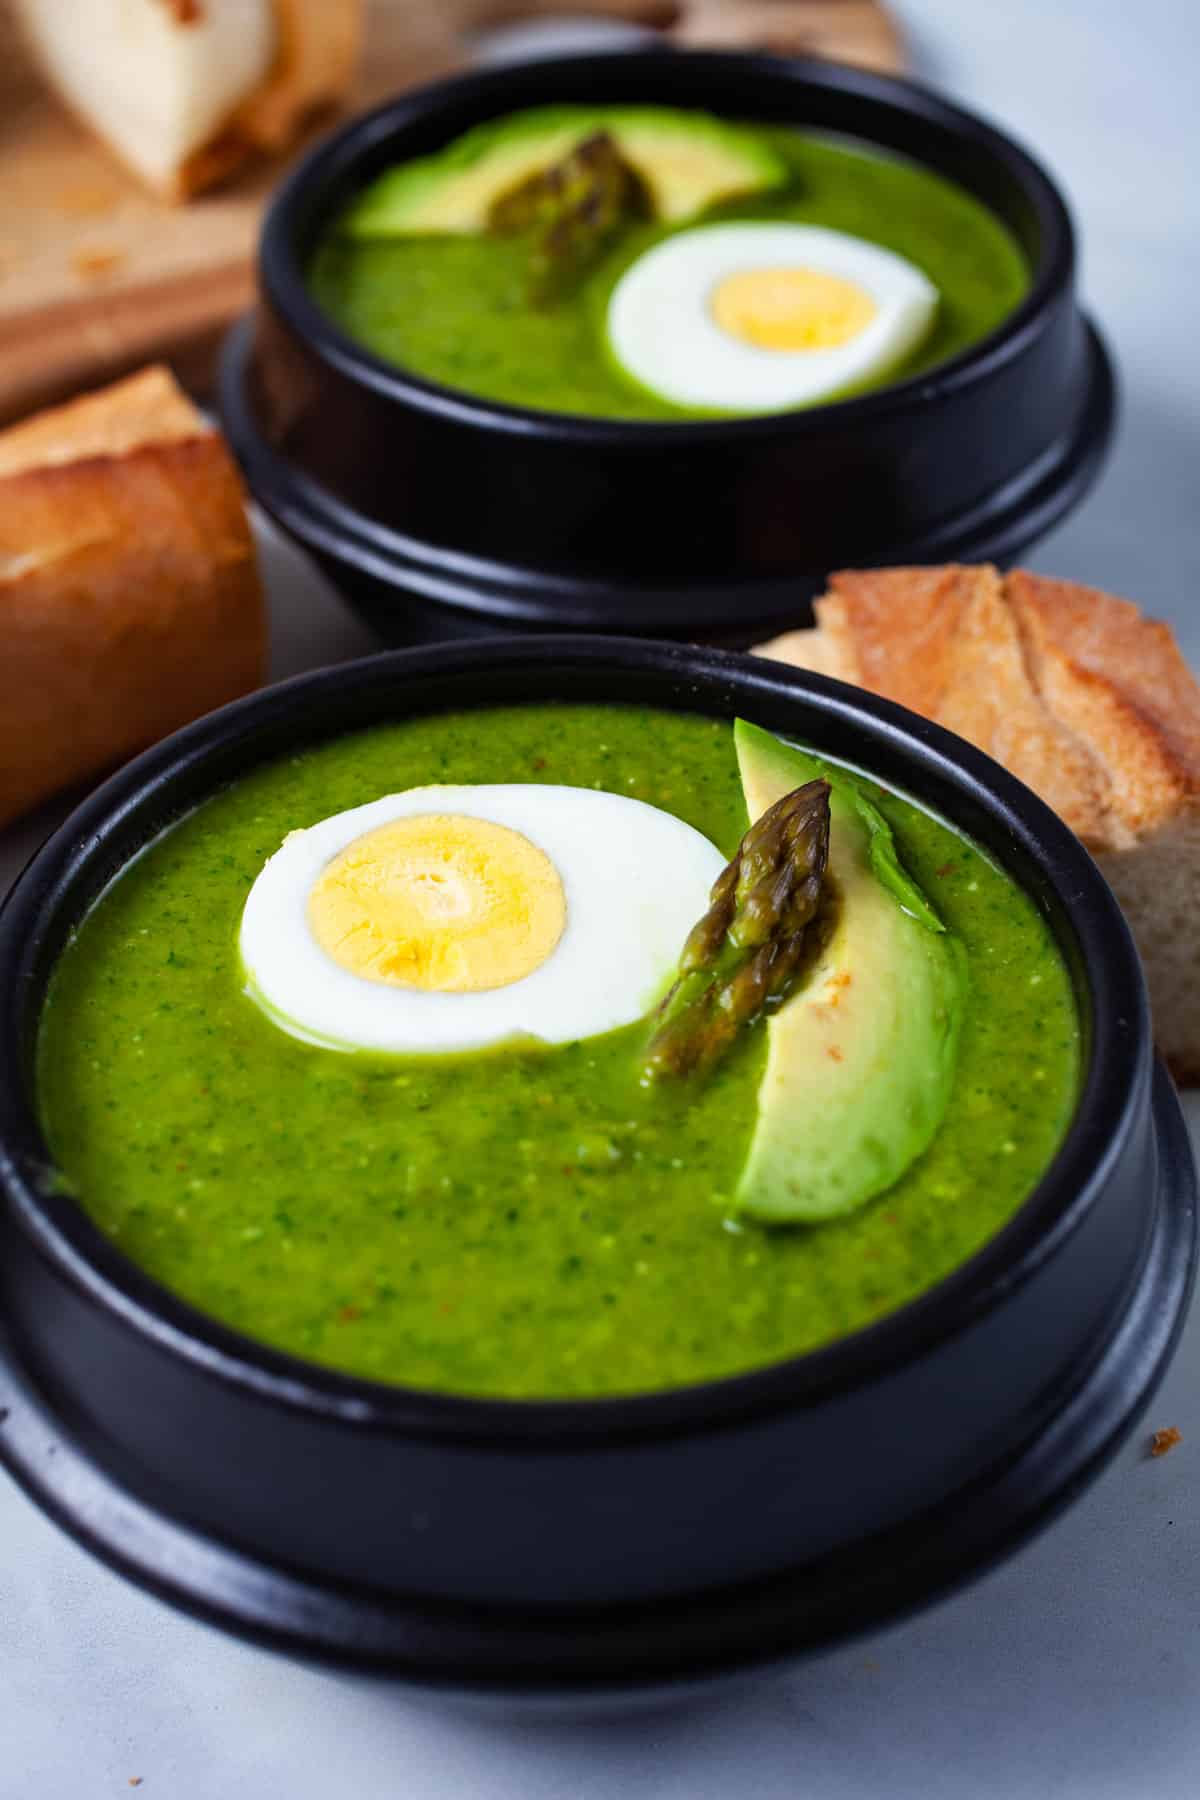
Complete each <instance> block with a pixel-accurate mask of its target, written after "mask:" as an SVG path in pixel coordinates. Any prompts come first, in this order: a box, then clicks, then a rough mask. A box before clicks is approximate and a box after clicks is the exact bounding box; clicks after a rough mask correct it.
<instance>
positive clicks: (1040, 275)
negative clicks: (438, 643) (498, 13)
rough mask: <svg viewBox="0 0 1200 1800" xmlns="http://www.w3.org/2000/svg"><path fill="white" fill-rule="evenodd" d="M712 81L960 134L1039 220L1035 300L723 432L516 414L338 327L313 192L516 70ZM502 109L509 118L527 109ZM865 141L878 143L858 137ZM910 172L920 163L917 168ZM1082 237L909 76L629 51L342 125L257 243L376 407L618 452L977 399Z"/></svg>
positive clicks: (1035, 173) (1033, 168)
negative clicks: (955, 338) (839, 100)
mask: <svg viewBox="0 0 1200 1800" xmlns="http://www.w3.org/2000/svg"><path fill="white" fill-rule="evenodd" d="M683 58H686V61H687V63H688V64H689V65H690V66H692V67H695V68H698V69H702V70H704V69H706V70H707V71H708V72H709V73H710V74H711V75H712V77H713V78H714V79H719V78H720V77H721V76H722V75H733V74H735V73H736V74H738V75H740V76H745V75H746V74H747V73H749V74H750V75H751V76H752V77H761V78H762V79H763V80H764V81H772V82H776V83H783V82H787V81H791V82H793V83H795V84H796V85H797V86H799V87H802V88H803V87H818V88H822V89H824V90H826V91H828V92H833V93H837V94H842V95H845V96H852V97H854V98H855V99H856V100H857V101H859V102H860V103H862V104H863V105H864V107H865V108H866V109H867V110H868V111H870V110H876V111H878V110H882V109H890V110H892V111H900V112H906V113H908V114H909V115H910V116H915V117H917V118H919V119H921V120H923V122H924V123H926V124H932V125H934V126H937V127H939V128H941V129H944V130H948V131H951V132H956V133H957V134H958V135H959V137H960V138H962V139H963V140H964V141H966V142H969V143H970V144H972V145H973V146H974V147H975V148H976V149H979V150H982V151H983V152H985V153H986V154H987V155H988V156H989V157H990V159H991V161H992V162H993V163H994V164H995V165H996V166H998V167H1000V168H1003V170H1004V171H1005V172H1006V173H1007V174H1008V175H1009V176H1010V177H1011V178H1012V179H1013V180H1015V182H1016V183H1017V185H1018V186H1019V187H1020V188H1021V189H1022V190H1023V192H1024V194H1025V197H1026V199H1027V200H1028V202H1029V204H1030V205H1031V207H1032V209H1033V212H1034V215H1035V217H1036V221H1037V228H1038V233H1039V236H1040V239H1041V254H1040V256H1039V258H1038V262H1037V265H1036V266H1035V267H1034V268H1033V270H1032V280H1031V283H1030V287H1029V291H1028V292H1027V293H1026V294H1025V296H1024V298H1023V299H1022V300H1021V301H1020V302H1019V303H1018V305H1017V306H1016V307H1015V308H1014V309H1013V311H1012V312H1011V313H1009V314H1008V316H1007V317H1006V318H1004V319H1002V320H1001V321H1000V323H999V324H998V325H996V326H995V327H993V329H992V330H991V331H990V332H987V333H986V334H985V335H984V336H983V337H982V338H980V339H979V340H978V341H977V342H976V343H974V344H969V345H967V347H966V348H965V349H963V350H961V351H959V352H958V353H957V354H956V355H955V356H952V357H949V358H947V360H946V361H945V362H941V363H936V364H934V366H933V367H932V368H930V369H927V370H925V371H923V372H921V373H920V374H917V375H915V376H911V377H910V378H908V379H907V380H905V381H899V382H894V383H890V384H888V385H886V386H884V387H882V388H879V389H875V390H872V391H870V392H868V393H865V394H857V395H852V396H850V397H849V398H847V399H845V400H833V401H829V402H826V403H824V404H817V405H814V406H811V407H802V408H796V409H792V410H791V411H786V410H785V411H782V412H768V413H750V414H745V415H736V414H735V415H733V416H732V417H730V418H720V419H698V420H692V419H680V420H645V419H620V418H616V419H611V418H594V417H591V416H590V415H588V414H586V413H567V412H555V411H551V410H541V409H538V408H534V407H521V406H513V405H510V404H508V403H506V402H503V401H498V400H489V399H487V398H485V397H483V396H475V395H472V394H471V393H470V392H469V391H468V390H465V389H464V390H460V389H456V388H451V387H446V386H443V385H442V384H441V383H439V382H435V381H431V380H428V379H426V378H425V377H423V376H420V375H417V374H415V373H411V372H409V371H408V370H406V369H404V368H403V367H402V366H401V365H399V364H396V363H391V362H388V361H386V360H385V359H384V358H382V357H379V356H376V355H375V354H374V353H373V352H372V351H370V350H368V349H367V348H366V347H365V346H363V345H361V344H359V343H358V342H357V341H356V340H355V339H354V338H352V337H351V336H350V335H349V334H348V333H346V332H344V331H343V330H342V329H341V327H340V326H338V325H337V324H336V323H335V322H334V320H333V319H332V317H331V316H330V315H329V314H328V313H326V312H325V311H324V310H323V308H322V307H321V306H320V305H319V304H318V303H317V301H316V300H315V299H314V297H313V296H312V295H311V293H310V292H309V289H308V284H307V282H306V280H305V278H304V274H303V272H302V270H301V268H300V266H299V262H298V258H297V255H296V237H297V235H298V232H297V228H298V226H299V225H300V224H301V222H302V221H303V219H304V217H305V215H306V214H307V213H308V210H309V208H310V206H311V204H312V200H311V191H312V190H313V189H314V188H323V189H325V190H328V189H329V188H331V187H334V186H336V185H337V184H339V183H343V184H344V183H345V182H346V180H347V178H348V175H349V172H350V171H351V170H353V168H354V165H355V164H356V163H357V162H358V161H359V160H360V158H362V157H363V156H364V155H369V154H371V153H372V152H373V151H374V150H375V149H376V147H377V146H378V144H379V143H380V142H382V141H385V140H386V139H388V138H389V137H391V136H392V135H393V134H394V133H395V132H396V131H397V130H402V129H403V128H404V126H405V125H406V124H408V123H411V122H413V121H414V120H417V119H419V118H422V117H426V116H429V115H430V114H434V115H436V113H437V111H438V109H439V108H440V107H441V106H443V105H444V104H446V103H447V102H449V101H452V100H455V99H458V98H461V97H466V98H468V99H473V98H476V97H479V98H482V99H487V98H490V97H492V96H495V97H496V98H497V100H498V101H500V102H503V99H504V96H505V94H506V93H507V92H508V90H509V88H510V87H511V83H512V81H513V79H514V71H515V72H517V73H518V74H521V75H528V74H529V73H530V72H534V75H533V78H534V79H543V78H544V80H545V82H546V84H547V86H548V87H549V88H551V89H552V88H553V85H554V80H555V78H556V77H557V76H560V75H563V74H565V73H568V72H569V73H570V74H572V75H579V74H580V73H581V72H582V73H583V74H586V75H587V77H588V78H589V79H590V80H594V81H595V82H596V83H597V84H601V83H602V82H603V80H604V78H605V77H606V76H608V75H609V74H613V73H617V72H620V71H624V72H627V71H628V69H629V67H630V65H635V66H640V67H641V68H643V69H645V70H646V71H648V72H650V73H653V72H654V71H656V70H657V71H659V72H661V74H662V75H663V76H664V78H665V85H666V88H667V91H668V93H669V91H670V86H671V77H673V76H675V75H677V74H678V71H679V66H680V62H681V60H682V59H683ZM526 104H534V102H533V101H525V100H523V101H522V102H521V103H520V104H519V105H518V106H517V107H515V108H514V107H513V106H512V104H511V102H510V103H509V105H508V106H504V105H503V104H501V106H500V107H498V110H497V115H496V116H499V113H500V112H501V111H505V110H508V111H511V110H521V107H522V106H524V105H526ZM863 141H864V142H866V143H868V144H870V143H872V142H873V141H874V140H873V139H872V138H871V137H870V136H869V135H868V134H867V133H866V132H865V131H864V134H863ZM912 160H917V161H919V160H920V159H919V158H914V159H912ZM1076 260H1077V253H1076V240H1075V229H1074V225H1073V222H1072V218H1071V214H1070V211H1069V209H1068V206H1067V202H1066V200H1065V199H1064V197H1063V195H1062V193H1061V192H1060V190H1059V188H1058V187H1057V185H1056V184H1055V182H1054V181H1053V179H1052V178H1051V176H1050V175H1049V173H1048V172H1047V171H1046V170H1045V169H1044V168H1043V166H1042V164H1041V163H1040V162H1039V161H1038V160H1037V158H1036V157H1034V155H1033V154H1032V152H1030V151H1029V150H1027V149H1025V148H1024V146H1023V145H1022V144H1020V143H1018V141H1017V140H1016V139H1015V138H1013V137H1010V136H1009V135H1008V133H1007V132H1005V131H1002V130H1001V129H1000V127H999V126H997V125H995V124H993V123H992V122H991V121H990V119H987V118H985V117H984V116H983V115H981V114H979V113H975V112H973V111H970V110H968V109H967V108H965V107H961V106H958V105H956V104H955V103H954V102H952V101H950V100H948V99H946V98H944V97H943V95H942V94H941V93H939V92H938V91H937V90H936V89H935V88H933V87H931V86H929V85H927V84H925V83H923V82H919V81H915V80H912V79H911V78H908V77H903V76H897V75H881V74H876V73H874V72H873V71H868V70H865V69H859V68H853V67H851V66H849V65H848V64H841V63H832V62H826V61H822V60H819V59H816V58H805V57H777V56H769V55H766V54H762V53H755V52H742V51H719V50H688V51H686V52H683V51H679V50H672V49H655V48H650V49H634V50H613V51H598V52H595V51H594V52H582V53H576V54H568V55H563V56H555V57H546V58H538V59H534V60H530V61H523V62H520V63H516V64H514V63H508V62H506V63H502V64H499V65H497V66H494V67H489V68H483V69H477V70H470V71H468V72H466V73H465V74H458V75H451V76H448V77H446V78H444V79H442V80H439V81H436V82H431V83H428V84H426V85H425V86H423V87H420V88H416V89H414V90H412V91H411V92H410V93H406V94H404V95H402V96H400V97H399V98H397V99H393V100H389V101H385V102H384V103H383V104H382V105H380V106H377V107H375V108H373V109H371V110H370V111H368V112H365V113H362V114H359V115H357V116H356V117H354V118H352V119H350V120H348V121H347V122H346V123H345V124H344V125H342V126H341V127H340V128H339V129H337V130H335V131H333V132H331V133H330V134H329V135H328V136H327V137H325V138H324V139H322V141H321V142H320V143H318V144H317V145H316V146H315V147H314V148H313V149H312V150H310V151H309V152H308V154H307V155H306V156H304V157H303V158H302V159H301V160H300V162H299V163H297V164H296V165H295V167H294V168H293V169H291V170H290V171H289V173H288V174H287V176H285V178H284V180H283V181H282V183H281V184H280V186H279V187H278V188H277V189H276V191H275V193H274V196H273V197H272V200H271V202H270V205H269V206H268V208H267V213H266V217H265V219H264V221H263V226H262V231H261V234H260V238H259V249H258V260H257V270H258V281H259V288H260V293H261V295H262V296H263V297H264V298H265V299H266V300H267V301H268V302H269V304H270V305H271V307H272V308H273V309H274V310H275V311H276V312H277V313H278V314H279V316H280V317H281V318H282V319H283V320H284V321H285V322H286V324H287V325H288V327H289V328H290V329H291V330H292V331H294V332H295V333H296V334H297V335H298V336H299V337H300V338H301V339H302V340H303V341H304V342H305V343H306V344H307V345H308V347H309V349H310V351H311V352H312V353H313V354H315V355H316V356H317V358H318V359H319V360H320V361H321V362H322V363H323V364H324V365H325V366H326V368H328V369H329V370H330V371H331V372H332V373H333V374H334V375H336V376H339V377H341V378H342V379H343V380H347V381H349V382H351V383H352V384H354V385H357V386H360V387H362V388H364V389H366V390H367V391H368V392H370V393H371V394H372V395H374V396H375V397H376V398H378V399H382V400H384V401H387V402H390V403H392V404H398V405H401V406H406V407H408V408H410V409H411V410H413V411H415V412H417V413H420V414H423V415H425V416H426V417H427V418H429V419H431V420H436V421H439V422H440V423H443V424H447V425H461V426H467V427H473V428H475V429H477V430H483V431H486V432H491V433H495V434H497V435H500V436H514V437H523V438H538V439H540V440H542V441H545V442H547V443H573V444H588V445H609V446H612V445H624V446H627V447H629V448H635V449H644V450H647V451H652V450H655V449H664V450H665V449H667V448H670V449H674V450H680V449H683V448H685V447H686V446H689V445H691V446H695V447H696V448H701V447H703V446H705V445H713V444H730V443H735V444H736V443H750V442H752V441H755V440H758V439H762V438H767V439H769V438H772V437H777V436H780V435H784V436H793V437H794V436H796V435H797V434H801V435H809V434H813V433H817V432H819V431H821V430H824V429H827V428H828V427H830V426H846V427H859V426H861V427H862V428H864V429H868V428H869V427H870V424H871V423H872V422H873V421H877V420H880V419H883V418H887V417H892V416H895V415H896V414H897V413H901V414H902V413H904V412H905V411H906V410H907V409H908V408H909V407H910V406H911V405H912V404H913V403H914V402H918V401H919V402H921V403H923V404H928V403H931V402H936V401H938V400H941V399H942V398H943V397H951V396H953V395H955V394H958V393H961V392H962V391H963V390H965V389H969V388H973V387H976V386H981V385H983V384H985V383H986V382H988V381H990V380H991V379H992V378H993V377H994V376H995V375H997V374H998V373H999V372H1000V371H1001V370H1003V369H1004V368H1006V367H1007V366H1008V365H1009V364H1010V363H1012V362H1014V361H1016V360H1018V359H1019V358H1020V357H1021V356H1022V355H1023V354H1024V353H1025V351H1026V350H1027V348H1028V347H1029V345H1030V343H1031V342H1032V341H1033V340H1034V339H1036V338H1037V337H1038V335H1039V334H1040V332H1041V331H1042V329H1043V328H1044V324H1045V320H1046V317H1047V313H1048V309H1049V308H1050V306H1051V304H1052V303H1053V301H1054V300H1055V299H1056V297H1058V296H1061V295H1062V294H1064V293H1069V292H1070V291H1071V287H1072V284H1073V281H1074V275H1075V268H1076Z"/></svg>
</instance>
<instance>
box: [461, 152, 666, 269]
mask: <svg viewBox="0 0 1200 1800" xmlns="http://www.w3.org/2000/svg"><path fill="white" fill-rule="evenodd" d="M650 212H651V207H650V201H649V196H648V194H647V192H646V188H645V184H644V183H643V181H642V179H641V177H640V175H639V174H638V173H637V171H636V170H635V169H634V168H632V167H631V166H630V164H629V163H627V162H626V161H625V158H624V157H623V156H622V155H621V152H620V149H619V148H618V145H617V141H616V139H615V138H614V137H613V136H612V134H611V133H610V132H608V131H595V132H593V133H592V134H591V135H590V136H589V137H585V138H583V139H581V141H580V142H579V143H578V144H576V146H575V148H574V149H573V150H571V151H569V152H568V154H567V155H566V156H565V157H563V159H562V161H561V162H557V163H552V164H551V166H550V167H549V168H548V169H540V170H539V171H538V172H537V174H535V175H530V176H528V177H527V178H526V179H525V180H524V181H521V182H518V183H517V185H516V187H513V188H510V189H509V190H508V192H507V193H505V194H501V195H499V196H498V197H497V199H495V200H494V201H493V202H492V205H491V207H490V209H489V212H488V229H489V230H490V231H493V232H495V233H497V235H499V236H503V237H511V236H517V235H519V234H521V233H530V234H531V235H532V242H531V246H530V255H529V260H530V291H531V295H532V297H533V299H534V300H535V301H547V300H551V299H553V298H554V297H555V295H556V294H558V293H560V292H561V291H562V290H563V288H565V287H566V286H568V285H569V283H570V282H571V281H572V280H573V279H575V278H576V277H577V276H579V275H581V274H583V273H584V271H585V270H586V269H587V268H588V266H589V265H590V264H591V263H592V262H594V261H595V259H596V258H597V257H598V256H599V255H600V254H601V252H602V251H603V250H604V249H605V248H606V247H607V245H608V243H609V242H610V241H611V239H612V238H613V237H614V236H615V234H616V232H617V231H618V230H619V229H620V227H621V226H622V225H623V224H625V223H626V221H627V220H630V219H635V218H648V217H649V216H650Z"/></svg>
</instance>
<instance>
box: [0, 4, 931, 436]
mask: <svg viewBox="0 0 1200 1800" xmlns="http://www.w3.org/2000/svg"><path fill="white" fill-rule="evenodd" d="M84 10H85V0H80V11H81V13H82V12H83V11H84ZM583 13H590V14H603V15H606V16H608V17H610V18H618V19H623V20H626V21H629V22H631V23H634V24H637V25H640V26H644V27H645V28H646V29H647V30H648V31H653V32H656V33H657V34H658V35H660V36H661V37H662V38H663V39H664V40H665V41H667V42H669V43H673V44H676V45H720V46H724V47H742V48H746V47H755V48H761V49H767V50H771V51H775V52H778V53H781V54H816V55H823V56H831V57H836V58H840V59H842V60H844V61H847V62H857V63H860V64H863V65H865V66H867V67H871V68H876V69H884V70H895V69H899V68H900V67H902V65H903V51H902V45H901V40H900V37H899V34H898V32H897V30H896V28H895V25H894V24H893V22H892V20H891V18H890V16H889V14H888V13H887V11H886V9H885V8H884V7H883V6H882V5H879V4H876V3H875V0H678V3H677V0H368V25H367V49H366V55H365V56H364V58H363V72H362V76H361V78H360V80H359V82H358V84H357V87H356V90H355V93H354V94H353V96H352V100H351V102H350V105H349V107H348V108H347V110H355V109H358V108H362V107H365V106H370V105H374V104H375V103H377V102H378V101H380V100H382V99H385V98H386V97H388V96H389V95H391V94H394V93H396V92H398V91H400V90H402V89H404V88H406V87H410V86H412V85H414V84H416V83H418V82H421V81H426V80H429V79H431V78H433V77H435V76H437V75H440V74H446V73H449V72H451V71H452V70H453V69H455V68H457V67H461V66H463V65H464V64H465V63H467V62H469V61H470V59H471V55H472V39H473V37H474V36H475V35H476V34H478V33H479V32H481V31H486V30H487V29H488V28H490V27H494V26H495V25H497V24H501V23H511V22H513V21H519V20H523V19H529V18H532V17H537V16H543V17H545V16H554V15H560V14H561V15H567V14H570V15H572V16H576V17H577V16H579V15H580V14H583ZM328 125H329V120H328V119H325V120H324V121H322V122H321V125H320V127H319V128H318V129H327V128H328ZM282 167H283V163H282V162H281V161H276V162H274V163H271V164H267V165H263V166H260V167H258V168H256V169H255V170H253V171H252V172H250V173H248V174H246V175H244V176H242V177H240V178H239V179H237V180H236V181H234V182H233V183H231V184H230V185H228V186H227V187H224V188H222V189H219V190H216V191H214V192H213V193H210V194H206V195H203V196H201V197H200V198H199V199H197V200H193V201H191V202H190V203H189V204H188V205H186V206H170V205H167V204H165V203H163V202H161V201H158V200H155V199H154V198H153V197H152V196H151V195H149V194H148V193H147V192H146V191H145V190H144V189H143V188H142V187H140V186H139V185H138V183H137V182H136V181H134V180H133V178H132V177H131V176H129V175H128V174H127V173H126V172H125V170H124V169H123V168H122V167H121V166H120V165H119V164H118V163H117V162H116V161H115V160H113V159H112V158H111V157H110V156H109V155H108V154H107V152H106V151H105V150H104V149H103V147H102V146H101V145H99V144H98V143H97V141H96V140H95V139H94V138H93V137H91V136H90V135H89V134H88V133H87V132H86V131H84V130H83V129H82V128H81V127H80V126H78V125H77V124H76V123H75V122H74V120H72V119H71V118H70V117H69V116H68V114H67V113H66V112H65V111H63V110H62V108H61V107H60V106H59V105H58V104H57V102H56V101H55V100H54V99H53V97H52V96H51V95H49V94H48V93H47V92H46V91H45V90H44V88H43V86H42V84H41V82H40V80H39V78H38V76H37V74H36V72H35V71H34V69H33V68H32V67H31V65H30V63H29V60H28V58H27V57H26V55H25V53H24V50H23V47H22V44H21V41H20V37H19V34H18V32H17V30H16V27H15V24H14V22H13V19H12V17H11V15H10V13H9V11H8V8H7V4H6V0H0V424H3V423H6V422H7V421H9V420H11V419H13V418H17V417H19V416H20V415H21V414H23V413H25V412H28V411H30V410H32V409H33V408H34V407H37V406H41V405H46V404H49V403H51V402H53V401H56V400H60V399H62V398H64V397H65V396H67V395H68V394H70V393H72V392H74V391H76V390H77V389H79V388H82V387H87V386H90V385H95V384H97V383H99V382H101V381H104V380H107V379H111V378H113V377H115V376H117V375H120V374H123V373H125V372H126V371H127V370H129V369H131V368H136V367H137V366H139V365H140V364H142V363H144V362H148V361H151V360H154V359H156V358H164V359H166V360H168V361H169V362H171V363H172V365H173V366H174V367H175V369H176V371H177V373H178V374H179V375H180V377H181V379H182V380H183V381H184V382H185V383H186V384H187V385H188V386H189V387H190V388H191V389H192V390H193V392H195V393H197V394H198V395H200V396H201V397H203V396H204V394H205V392H206V389H207V387H208V384H209V381H210V379H211V374H212V369H213V362H214V356H215V352H216V348H217V345H218V344H219V342H220V339H221V336H222V334H223V333H224V331H225V329H226V327H227V326H228V325H229V323H230V321H231V320H232V319H234V318H235V317H236V316H237V314H238V313H239V312H241V311H242V310H243V309H244V308H245V307H246V306H247V305H248V304H249V303H250V300H251V298H252V293H253V276H252V259H253V252H254V245H255V241H256V238H257V234H258V226H259V221H260V218H261V215H262V210H263V205H264V202H265V200H266V198H267V196H268V195H269V193H270V191H271V189H272V188H273V186H274V185H275V183H276V182H277V181H278V179H279V175H280V172H281V168H282Z"/></svg>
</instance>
